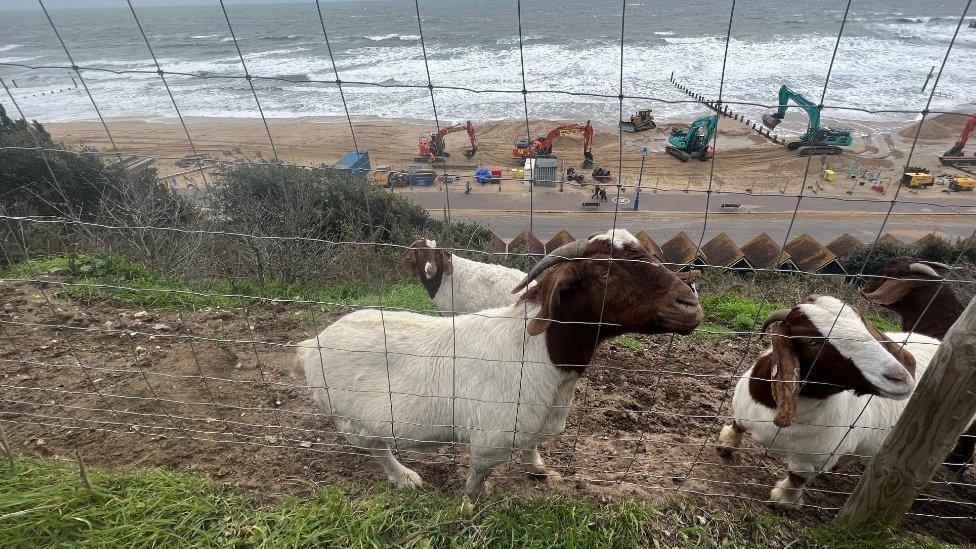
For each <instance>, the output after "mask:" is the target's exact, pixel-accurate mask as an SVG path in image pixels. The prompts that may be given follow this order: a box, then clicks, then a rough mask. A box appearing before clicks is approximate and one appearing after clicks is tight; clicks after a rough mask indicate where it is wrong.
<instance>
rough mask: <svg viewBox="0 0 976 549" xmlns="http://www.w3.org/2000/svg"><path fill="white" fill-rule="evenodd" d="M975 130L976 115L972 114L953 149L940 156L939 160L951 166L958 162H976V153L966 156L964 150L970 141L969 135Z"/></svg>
mask: <svg viewBox="0 0 976 549" xmlns="http://www.w3.org/2000/svg"><path fill="white" fill-rule="evenodd" d="M973 130H976V115H973V116H970V117H969V120H966V125H965V126H963V128H962V135H960V136H959V141H956V144H955V145H953V146H952V148H951V149H949V150H947V151H946V152H944V153H943V154H942V156H940V157H939V162H942V163H943V164H947V165H949V166H952V165H956V164H976V155H974V156H966V153H964V152H963V150H962V149H963V147H965V146H966V142H967V141H969V136H970V135H972V133H973Z"/></svg>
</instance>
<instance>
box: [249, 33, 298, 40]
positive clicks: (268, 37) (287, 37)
mask: <svg viewBox="0 0 976 549" xmlns="http://www.w3.org/2000/svg"><path fill="white" fill-rule="evenodd" d="M296 38H298V35H297V34H282V35H274V34H269V35H266V36H259V37H258V40H294V39H296Z"/></svg>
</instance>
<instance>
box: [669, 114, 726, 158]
mask: <svg viewBox="0 0 976 549" xmlns="http://www.w3.org/2000/svg"><path fill="white" fill-rule="evenodd" d="M717 127H718V115H714V116H705V117H702V118H699V119H698V120H695V121H694V122H692V123H691V127H690V128H688V131H681V130H679V129H678V128H673V129H672V130H671V135H669V136H668V142H669V143H671V144H670V145H668V146H667V147H665V149H664V150H665V151H667V152H668V154H670V155H671V156H673V157H675V158H677V159H678V160H680V161H682V162H687V161H688V160H689V159H692V158H697V159H698V160H701V161H702V162H704V161H705V160H708V159H709V158H710V157H711V156H712V154H711V146H710V143H711V142H712V137H713V136H714V135H715V128H717ZM702 130H704V132H702Z"/></svg>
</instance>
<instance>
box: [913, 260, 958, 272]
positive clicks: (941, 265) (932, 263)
mask: <svg viewBox="0 0 976 549" xmlns="http://www.w3.org/2000/svg"><path fill="white" fill-rule="evenodd" d="M916 263H921V264H923V265H928V266H930V267H936V268H938V269H945V270H947V271H951V270H953V269H955V267H953V266H952V265H946V264H945V263H939V262H938V261H916Z"/></svg>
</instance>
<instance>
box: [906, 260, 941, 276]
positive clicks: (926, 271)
mask: <svg viewBox="0 0 976 549" xmlns="http://www.w3.org/2000/svg"><path fill="white" fill-rule="evenodd" d="M908 270H909V271H911V272H913V273H918V274H923V275H927V276H934V277H935V278H942V276H940V275H939V273H937V272H935V269H933V268H932V267H930V266H928V265H926V264H925V263H912V264H911V265H909V266H908Z"/></svg>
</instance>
